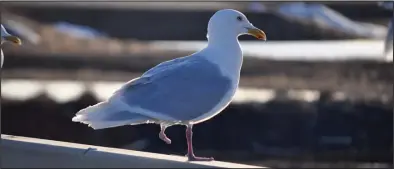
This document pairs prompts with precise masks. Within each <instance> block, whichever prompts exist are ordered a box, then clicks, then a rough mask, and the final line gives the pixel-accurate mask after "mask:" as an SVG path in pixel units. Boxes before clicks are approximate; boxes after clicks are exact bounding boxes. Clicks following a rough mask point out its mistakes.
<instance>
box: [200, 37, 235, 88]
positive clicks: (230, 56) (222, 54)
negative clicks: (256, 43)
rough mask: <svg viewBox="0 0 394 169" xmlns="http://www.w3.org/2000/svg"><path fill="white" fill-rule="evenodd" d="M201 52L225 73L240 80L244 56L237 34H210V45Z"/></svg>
mask: <svg viewBox="0 0 394 169" xmlns="http://www.w3.org/2000/svg"><path fill="white" fill-rule="evenodd" d="M205 53H209V54H205ZM200 54H201V55H200V56H203V57H205V58H206V59H207V60H208V61H210V62H212V63H214V64H216V65H218V66H219V68H220V70H221V71H222V73H223V75H225V76H227V77H230V78H231V79H233V80H236V81H237V82H238V80H239V76H240V71H241V67H242V59H243V58H242V50H241V47H240V44H239V42H238V37H237V36H222V37H219V36H212V35H209V38H208V46H207V47H206V48H205V49H203V50H202V51H201V52H200Z"/></svg>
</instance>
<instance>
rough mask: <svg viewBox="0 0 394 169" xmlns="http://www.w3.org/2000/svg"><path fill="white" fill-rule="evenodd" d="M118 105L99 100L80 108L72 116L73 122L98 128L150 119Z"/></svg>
mask: <svg viewBox="0 0 394 169" xmlns="http://www.w3.org/2000/svg"><path fill="white" fill-rule="evenodd" d="M117 107H119V106H116V105H112V104H111V103H110V102H108V101H105V102H100V103H97V104H96V105H93V106H89V107H87V108H84V109H82V110H80V111H79V112H78V113H77V114H76V115H75V116H74V117H73V118H72V121H73V122H80V123H84V124H87V125H89V127H91V128H93V129H95V130H98V129H104V128H111V127H119V126H124V125H137V124H143V123H149V121H152V119H150V118H149V117H146V116H143V115H140V114H137V113H132V112H130V111H128V110H121V109H119V108H117Z"/></svg>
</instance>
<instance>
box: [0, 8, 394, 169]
mask: <svg viewBox="0 0 394 169" xmlns="http://www.w3.org/2000/svg"><path fill="white" fill-rule="evenodd" d="M223 8H232V9H237V10H239V11H241V12H243V13H245V15H246V16H247V17H248V18H249V20H250V21H251V22H252V23H253V24H254V25H255V26H256V27H258V28H261V29H262V30H264V31H265V32H266V34H267V37H268V41H267V42H261V41H258V40H255V39H253V38H252V37H250V36H241V37H240V40H241V45H242V48H243V51H244V56H245V57H244V64H243V68H242V72H241V82H240V89H239V90H238V92H237V94H236V96H235V99H234V101H233V102H232V103H231V104H230V106H229V107H228V108H226V109H225V110H224V111H223V112H222V113H221V114H219V115H218V116H216V117H214V118H213V119H211V120H209V121H207V122H204V123H201V124H199V125H197V126H195V128H194V134H195V137H194V139H195V142H194V144H195V148H196V153H197V155H201V156H214V157H215V159H216V160H221V161H230V162H239V163H244V164H253V165H262V166H268V167H375V168H382V167H392V163H393V111H392V102H393V86H392V79H393V78H394V72H393V66H392V55H393V53H392V33H391V36H390V37H391V40H390V38H387V35H388V27H389V21H392V20H393V10H392V9H393V8H392V3H390V2H386V3H378V2H345V1H338V2H148V1H147V2H144V1H141V2H67V1H64V2H28V1H25V2H1V6H0V9H1V23H2V24H3V25H4V26H5V27H6V29H7V30H8V31H9V33H11V34H13V35H17V36H19V37H21V39H22V41H23V45H22V46H15V45H10V44H4V45H3V46H2V49H3V51H4V54H5V62H4V65H3V69H2V72H1V74H2V75H1V76H2V81H1V99H2V100H1V132H2V133H3V134H10V135H19V136H27V137H36V138H42V139H51V140H59V141H67V142H74V143H83V144H92V145H99V146H108V147H116V148H123V149H131V150H139V151H148V152H156V153H164V154H176V155H184V154H185V153H186V139H185V134H184V133H185V129H184V127H182V126H174V127H170V128H168V130H167V135H168V136H169V137H170V138H171V139H172V144H171V145H167V144H165V143H164V142H163V141H161V140H160V139H159V137H158V134H159V130H160V127H159V126H158V125H139V126H123V127H117V128H110V129H104V130H98V131H94V130H93V129H91V128H89V127H87V126H86V125H83V124H79V123H74V122H72V121H71V118H72V117H73V116H74V114H75V113H76V112H77V111H79V110H80V109H82V108H85V107H86V106H89V105H92V104H95V103H97V102H99V101H102V100H104V99H106V98H108V97H109V96H110V95H111V94H112V92H114V91H115V90H116V89H118V88H119V87H120V86H121V85H122V83H124V82H126V81H128V80H130V79H132V78H135V77H137V76H139V75H141V73H143V72H144V71H146V70H148V69H149V68H151V67H152V66H154V65H156V64H158V63H160V62H163V61H165V60H168V59H172V58H176V57H180V56H185V55H189V54H191V53H193V52H195V51H197V50H199V49H202V48H203V47H204V46H205V45H206V33H207V32H206V27H207V23H208V20H209V18H210V17H211V16H212V15H213V14H214V12H215V11H217V10H220V9H223ZM385 39H388V40H385ZM385 41H387V42H388V43H385Z"/></svg>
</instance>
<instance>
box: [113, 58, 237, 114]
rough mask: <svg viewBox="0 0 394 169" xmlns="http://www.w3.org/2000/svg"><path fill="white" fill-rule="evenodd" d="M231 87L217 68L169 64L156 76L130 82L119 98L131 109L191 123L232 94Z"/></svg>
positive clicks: (202, 62) (190, 63)
mask: <svg viewBox="0 0 394 169" xmlns="http://www.w3.org/2000/svg"><path fill="white" fill-rule="evenodd" d="M231 84H232V83H231V80H230V79H229V78H228V77H225V76H223V75H222V74H221V72H220V70H219V68H218V67H217V66H216V65H214V64H212V63H210V62H208V61H206V60H204V59H199V60H192V61H186V62H182V63H178V64H174V65H169V66H168V65H167V67H166V68H165V69H161V70H160V71H157V72H156V73H155V74H149V76H142V77H141V78H139V79H136V80H134V81H131V82H130V83H129V84H127V85H125V86H124V87H123V88H122V89H121V91H120V95H121V96H123V97H124V98H123V101H124V103H126V104H127V105H128V106H129V107H139V108H142V109H145V110H148V111H151V112H155V113H158V114H162V115H165V116H168V117H171V118H173V119H175V120H179V121H190V120H193V119H195V118H197V117H200V116H202V115H203V114H205V113H208V112H209V111H210V110H212V109H213V108H214V107H215V106H216V105H217V104H218V103H219V102H220V101H221V100H222V99H223V97H224V96H225V95H226V94H227V93H228V92H229V91H230V89H231ZM130 111H131V112H132V111H133V110H130ZM151 118H156V117H151ZM159 120H160V119H159Z"/></svg>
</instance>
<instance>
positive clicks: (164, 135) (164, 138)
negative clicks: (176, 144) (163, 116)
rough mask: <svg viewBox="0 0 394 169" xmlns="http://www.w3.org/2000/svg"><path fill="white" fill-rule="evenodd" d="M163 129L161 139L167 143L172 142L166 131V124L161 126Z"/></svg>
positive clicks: (160, 134)
mask: <svg viewBox="0 0 394 169" xmlns="http://www.w3.org/2000/svg"><path fill="white" fill-rule="evenodd" d="M160 128H161V130H160V133H159V138H160V139H161V140H163V141H164V142H166V143H167V144H171V140H170V139H169V138H168V137H167V135H166V133H165V131H166V127H165V126H162V125H161V126H160Z"/></svg>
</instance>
